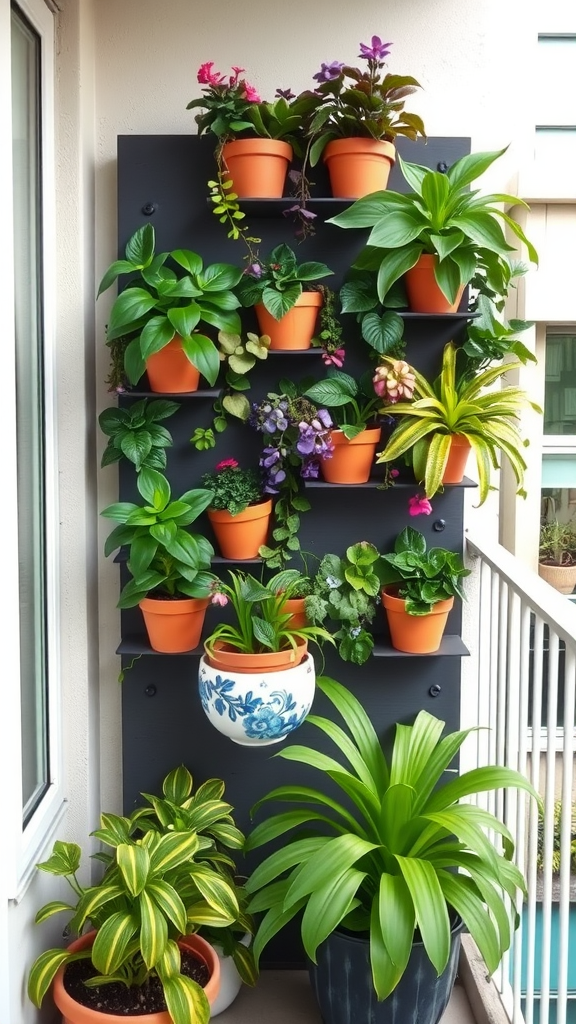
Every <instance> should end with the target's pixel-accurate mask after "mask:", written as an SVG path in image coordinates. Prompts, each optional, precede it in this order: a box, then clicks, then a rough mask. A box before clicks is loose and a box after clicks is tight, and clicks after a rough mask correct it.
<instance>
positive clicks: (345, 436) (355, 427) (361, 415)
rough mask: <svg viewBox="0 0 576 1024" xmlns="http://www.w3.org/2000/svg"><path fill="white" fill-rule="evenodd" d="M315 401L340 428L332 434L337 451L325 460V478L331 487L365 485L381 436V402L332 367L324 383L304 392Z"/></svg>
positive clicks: (368, 387) (367, 386) (360, 383)
mask: <svg viewBox="0 0 576 1024" xmlns="http://www.w3.org/2000/svg"><path fill="white" fill-rule="evenodd" d="M304 394H305V396H306V397H307V398H311V399H312V401H313V402H318V403H319V404H320V405H323V406H326V408H327V409H328V411H329V412H330V414H331V415H332V417H333V419H334V420H335V421H336V423H337V425H338V429H337V430H331V431H330V440H331V442H332V444H333V446H334V450H333V451H332V452H331V453H330V457H329V458H328V459H322V462H321V468H322V476H323V477H324V479H325V480H327V481H328V483H331V484H365V483H366V482H367V480H368V479H369V477H370V473H371V470H372V466H373V463H374V455H375V453H376V448H377V445H378V442H379V440H380V437H381V433H382V431H381V429H380V427H379V426H378V423H377V420H378V409H379V406H380V401H379V399H378V397H375V395H374V391H373V389H372V387H371V382H370V384H368V383H367V382H366V381H365V380H362V379H361V380H360V381H357V380H355V379H354V377H351V376H350V374H348V373H344V372H343V371H342V370H338V369H336V368H335V367H332V366H331V367H329V369H328V375H327V377H326V379H325V380H321V381H318V383H317V384H313V385H312V386H311V387H309V388H308V389H307V391H305V392H304Z"/></svg>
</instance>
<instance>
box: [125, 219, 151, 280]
mask: <svg viewBox="0 0 576 1024" xmlns="http://www.w3.org/2000/svg"><path fill="white" fill-rule="evenodd" d="M155 245H156V239H155V233H154V228H153V226H152V224H143V225H142V227H141V228H138V230H137V231H135V232H134V234H133V235H132V237H131V238H129V239H128V242H127V243H126V249H125V256H126V259H127V260H128V261H129V262H130V263H131V264H132V267H133V269H136V270H141V269H142V268H143V267H148V266H150V263H151V262H152V257H153V255H154V247H155Z"/></svg>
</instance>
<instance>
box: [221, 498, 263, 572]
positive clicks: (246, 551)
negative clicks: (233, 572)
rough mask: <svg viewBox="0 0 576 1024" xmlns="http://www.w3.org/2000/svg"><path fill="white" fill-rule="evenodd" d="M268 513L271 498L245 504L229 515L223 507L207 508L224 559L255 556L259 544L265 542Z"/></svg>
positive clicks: (239, 559)
mask: <svg viewBox="0 0 576 1024" xmlns="http://www.w3.org/2000/svg"><path fill="white" fill-rule="evenodd" d="M271 515H272V499H271V498H270V499H269V500H268V501H261V502H259V503H258V504H257V505H249V506H248V508H245V509H244V511H243V512H239V513H238V515H237V516H233V515H231V514H230V512H227V511H226V509H210V508H209V509H208V519H209V520H210V522H211V524H212V529H213V530H214V533H215V535H216V540H217V541H218V546H219V548H220V553H221V555H222V556H223V557H224V558H231V559H234V560H235V561H239V562H241V561H242V560H243V559H245V558H256V557H257V556H258V551H259V549H260V545H261V544H265V543H266V539H267V536H268V526H269V524H270V516H271Z"/></svg>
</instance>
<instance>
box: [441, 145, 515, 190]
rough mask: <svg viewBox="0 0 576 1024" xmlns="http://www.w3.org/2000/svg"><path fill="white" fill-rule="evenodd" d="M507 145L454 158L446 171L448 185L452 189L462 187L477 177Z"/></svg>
mask: <svg viewBox="0 0 576 1024" xmlns="http://www.w3.org/2000/svg"><path fill="white" fill-rule="evenodd" d="M507 148H508V147H507V146H505V147H504V149H500V150H497V151H494V152H484V153H468V154H466V156H463V157H460V159H459V160H456V162H455V163H453V164H452V166H451V167H449V168H448V171H447V172H446V177H447V178H448V180H449V182H450V185H451V186H452V188H454V189H463V188H465V187H466V185H470V184H471V182H473V181H475V180H476V178H479V177H480V176H481V175H482V174H484V172H485V171H487V170H488V168H489V167H490V166H491V165H492V164H493V163H494V161H495V160H497V159H498V157H501V156H502V155H503V153H505V152H506V150H507Z"/></svg>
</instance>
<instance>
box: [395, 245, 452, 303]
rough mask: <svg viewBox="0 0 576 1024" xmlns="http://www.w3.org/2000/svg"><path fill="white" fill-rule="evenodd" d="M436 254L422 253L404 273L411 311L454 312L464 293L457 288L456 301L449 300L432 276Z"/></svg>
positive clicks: (436, 258)
mask: <svg viewBox="0 0 576 1024" xmlns="http://www.w3.org/2000/svg"><path fill="white" fill-rule="evenodd" d="M437 260H438V257H437V256H434V255H432V254H430V253H423V254H422V256H421V257H420V259H419V260H418V262H417V263H416V265H415V266H414V267H412V269H411V270H407V271H406V273H405V275H404V283H405V285H406V293H407V295H408V302H409V305H410V309H411V310H412V312H413V313H455V312H456V311H457V309H458V306H459V305H460V299H461V298H462V295H463V293H464V285H462V286H461V287H460V288H459V289H458V295H457V296H456V302H449V301H448V299H447V298H446V296H445V295H444V293H443V292H442V291H441V290H440V288H439V287H438V284H437V281H436V278H435V277H434V267H435V266H436V262H437Z"/></svg>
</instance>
